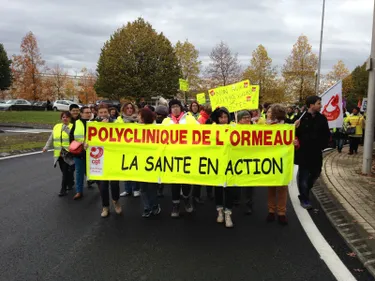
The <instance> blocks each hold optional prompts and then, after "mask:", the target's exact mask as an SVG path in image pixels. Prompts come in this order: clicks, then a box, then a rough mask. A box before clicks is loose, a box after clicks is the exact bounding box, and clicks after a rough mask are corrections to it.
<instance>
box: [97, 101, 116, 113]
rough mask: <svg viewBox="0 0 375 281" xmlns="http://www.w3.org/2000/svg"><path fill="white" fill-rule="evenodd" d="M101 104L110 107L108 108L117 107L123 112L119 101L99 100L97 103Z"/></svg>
mask: <svg viewBox="0 0 375 281" xmlns="http://www.w3.org/2000/svg"><path fill="white" fill-rule="evenodd" d="M101 103H105V104H107V105H108V107H116V108H117V110H119V111H120V110H121V103H120V102H119V101H117V100H98V101H97V102H96V105H99V104H101Z"/></svg>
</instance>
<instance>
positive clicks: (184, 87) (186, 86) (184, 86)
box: [179, 78, 189, 92]
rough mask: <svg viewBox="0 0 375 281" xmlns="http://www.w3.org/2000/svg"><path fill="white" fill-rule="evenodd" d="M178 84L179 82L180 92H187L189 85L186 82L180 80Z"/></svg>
mask: <svg viewBox="0 0 375 281" xmlns="http://www.w3.org/2000/svg"><path fill="white" fill-rule="evenodd" d="M179 82H180V90H181V91H184V92H188V91H189V83H188V81H186V80H184V79H182V78H180V79H179Z"/></svg>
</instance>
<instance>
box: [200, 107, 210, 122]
mask: <svg viewBox="0 0 375 281" xmlns="http://www.w3.org/2000/svg"><path fill="white" fill-rule="evenodd" d="M208 118H210V116H209V115H208V114H207V113H206V112H205V111H203V110H202V111H201V112H200V117H199V118H198V122H199V124H206V121H207V120H208Z"/></svg>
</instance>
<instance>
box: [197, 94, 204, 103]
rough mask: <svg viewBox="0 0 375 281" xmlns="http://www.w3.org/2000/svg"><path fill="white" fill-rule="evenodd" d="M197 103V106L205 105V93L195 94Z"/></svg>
mask: <svg viewBox="0 0 375 281" xmlns="http://www.w3.org/2000/svg"><path fill="white" fill-rule="evenodd" d="M197 102H198V103H199V104H205V103H206V94H205V93H200V94H197Z"/></svg>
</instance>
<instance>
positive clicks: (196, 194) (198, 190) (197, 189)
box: [193, 185, 202, 198]
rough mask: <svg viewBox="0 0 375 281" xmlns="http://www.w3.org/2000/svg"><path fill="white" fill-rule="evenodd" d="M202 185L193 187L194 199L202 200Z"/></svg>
mask: <svg viewBox="0 0 375 281" xmlns="http://www.w3.org/2000/svg"><path fill="white" fill-rule="evenodd" d="M201 188H202V186H201V185H193V198H201Z"/></svg>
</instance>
